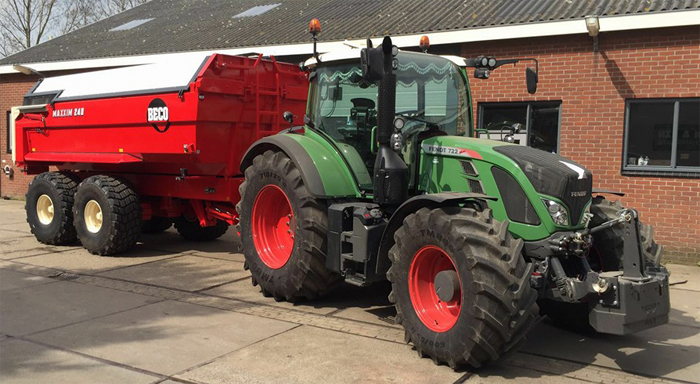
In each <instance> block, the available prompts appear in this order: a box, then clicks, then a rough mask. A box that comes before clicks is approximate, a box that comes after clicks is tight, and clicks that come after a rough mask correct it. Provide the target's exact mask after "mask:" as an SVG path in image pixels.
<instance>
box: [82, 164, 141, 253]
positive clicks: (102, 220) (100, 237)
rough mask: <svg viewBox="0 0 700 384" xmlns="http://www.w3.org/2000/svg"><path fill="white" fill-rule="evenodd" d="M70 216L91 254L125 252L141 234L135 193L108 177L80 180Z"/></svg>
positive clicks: (118, 181) (121, 182) (139, 208)
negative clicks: (71, 215)
mask: <svg viewBox="0 0 700 384" xmlns="http://www.w3.org/2000/svg"><path fill="white" fill-rule="evenodd" d="M73 217H74V225H75V229H76V231H77V233H78V238H79V239H80V242H81V243H82V244H83V247H85V249H87V250H88V251H89V252H90V253H92V254H95V255H101V256H109V255H116V254H118V253H122V252H125V251H128V250H129V249H131V248H132V247H133V246H134V245H136V242H137V241H138V239H139V237H140V236H141V225H142V220H141V203H140V202H139V196H138V194H136V192H134V190H133V189H131V188H130V187H129V186H128V185H126V183H124V182H123V181H121V180H119V179H116V178H114V177H111V176H103V175H97V176H90V177H88V178H87V179H85V180H83V182H81V183H80V185H79V186H78V191H77V192H76V193H75V204H74V206H73Z"/></svg>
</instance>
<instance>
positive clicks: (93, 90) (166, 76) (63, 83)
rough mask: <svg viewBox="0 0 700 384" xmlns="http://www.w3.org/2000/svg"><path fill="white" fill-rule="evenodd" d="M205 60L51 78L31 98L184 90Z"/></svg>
mask: <svg viewBox="0 0 700 384" xmlns="http://www.w3.org/2000/svg"><path fill="white" fill-rule="evenodd" d="M204 60H205V58H203V57H202V56H189V57H185V58H183V59H181V60H177V61H173V62H167V63H157V64H147V65H139V66H133V67H126V68H117V69H108V70H104V71H96V72H88V73H79V74H75V75H66V76H56V77H49V78H46V79H44V80H43V81H42V82H41V83H40V84H39V86H38V87H37V88H36V89H34V90H33V91H32V93H31V94H29V95H35V94H43V93H53V92H61V95H60V96H59V97H58V99H56V100H57V101H60V100H66V99H79V98H87V97H94V96H97V95H108V94H124V93H134V94H138V93H146V92H149V91H154V90H161V89H182V88H186V87H187V86H188V85H189V83H190V81H191V80H192V79H193V78H194V76H195V75H197V71H199V69H200V68H201V66H202V63H203V61H204Z"/></svg>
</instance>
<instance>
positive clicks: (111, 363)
mask: <svg viewBox="0 0 700 384" xmlns="http://www.w3.org/2000/svg"><path fill="white" fill-rule="evenodd" d="M10 338H12V339H16V340H21V341H24V342H27V343H32V344H36V345H40V346H42V347H45V348H50V349H55V350H59V351H63V352H66V353H70V354H74V355H78V356H81V357H84V358H86V359H89V360H94V361H97V362H100V363H103V364H107V365H111V366H113V367H118V368H123V369H127V370H130V371H133V372H138V373H141V374H144V375H149V376H155V377H156V378H158V379H159V380H165V379H166V376H165V375H163V374H160V373H157V372H152V371H149V370H146V369H141V368H137V367H132V366H130V365H126V364H122V363H118V362H116V361H112V360H107V359H103V358H101V357H97V356H92V355H88V354H86V353H82V352H78V351H74V350H72V349H67V348H63V347H60V346H57V345H52V344H47V343H43V342H41V341H36V340H32V339H27V338H25V337H23V336H11V337H10Z"/></svg>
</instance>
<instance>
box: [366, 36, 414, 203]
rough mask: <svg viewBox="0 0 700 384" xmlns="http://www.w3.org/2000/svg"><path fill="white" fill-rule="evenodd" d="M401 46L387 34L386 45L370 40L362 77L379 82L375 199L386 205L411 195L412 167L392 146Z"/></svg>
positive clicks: (400, 201) (368, 40) (403, 199)
mask: <svg viewBox="0 0 700 384" xmlns="http://www.w3.org/2000/svg"><path fill="white" fill-rule="evenodd" d="M397 54H398V49H397V48H396V47H395V46H394V45H392V43H391V38H390V37H388V36H386V37H384V40H383V41H382V45H381V46H380V47H377V48H373V47H372V41H371V40H370V39H367V48H364V49H362V52H361V62H362V76H363V78H364V79H365V80H367V81H371V82H377V81H378V82H379V97H378V106H377V109H378V110H377V142H378V143H379V150H378V151H377V159H376V160H375V162H374V201H375V202H376V203H378V204H384V205H399V204H401V203H403V202H404V201H406V198H407V196H408V167H407V166H406V163H405V162H404V161H403V159H402V158H401V156H399V155H398V154H397V153H396V152H395V151H394V150H393V149H392V148H391V145H390V144H391V136H392V134H393V132H394V118H395V116H396V74H394V73H393V70H394V69H395V67H398V60H396V58H395V57H396V55H397Z"/></svg>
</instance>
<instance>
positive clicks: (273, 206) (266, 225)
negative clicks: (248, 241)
mask: <svg viewBox="0 0 700 384" xmlns="http://www.w3.org/2000/svg"><path fill="white" fill-rule="evenodd" d="M251 221H252V232H253V242H254V244H255V250H256V251H257V252H258V255H259V256H260V259H261V260H262V262H263V263H265V265H267V266H268V267H270V268H272V269H279V268H282V267H283V266H284V265H285V264H287V261H289V258H290V257H291V256H292V248H294V211H293V210H292V204H291V203H290V202H289V198H287V195H286V194H285V193H284V191H282V189H281V188H280V187H278V186H276V185H266V186H265V187H263V189H261V190H260V192H259V193H258V196H257V197H256V198H255V203H254V205H253V217H252V220H251Z"/></svg>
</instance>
